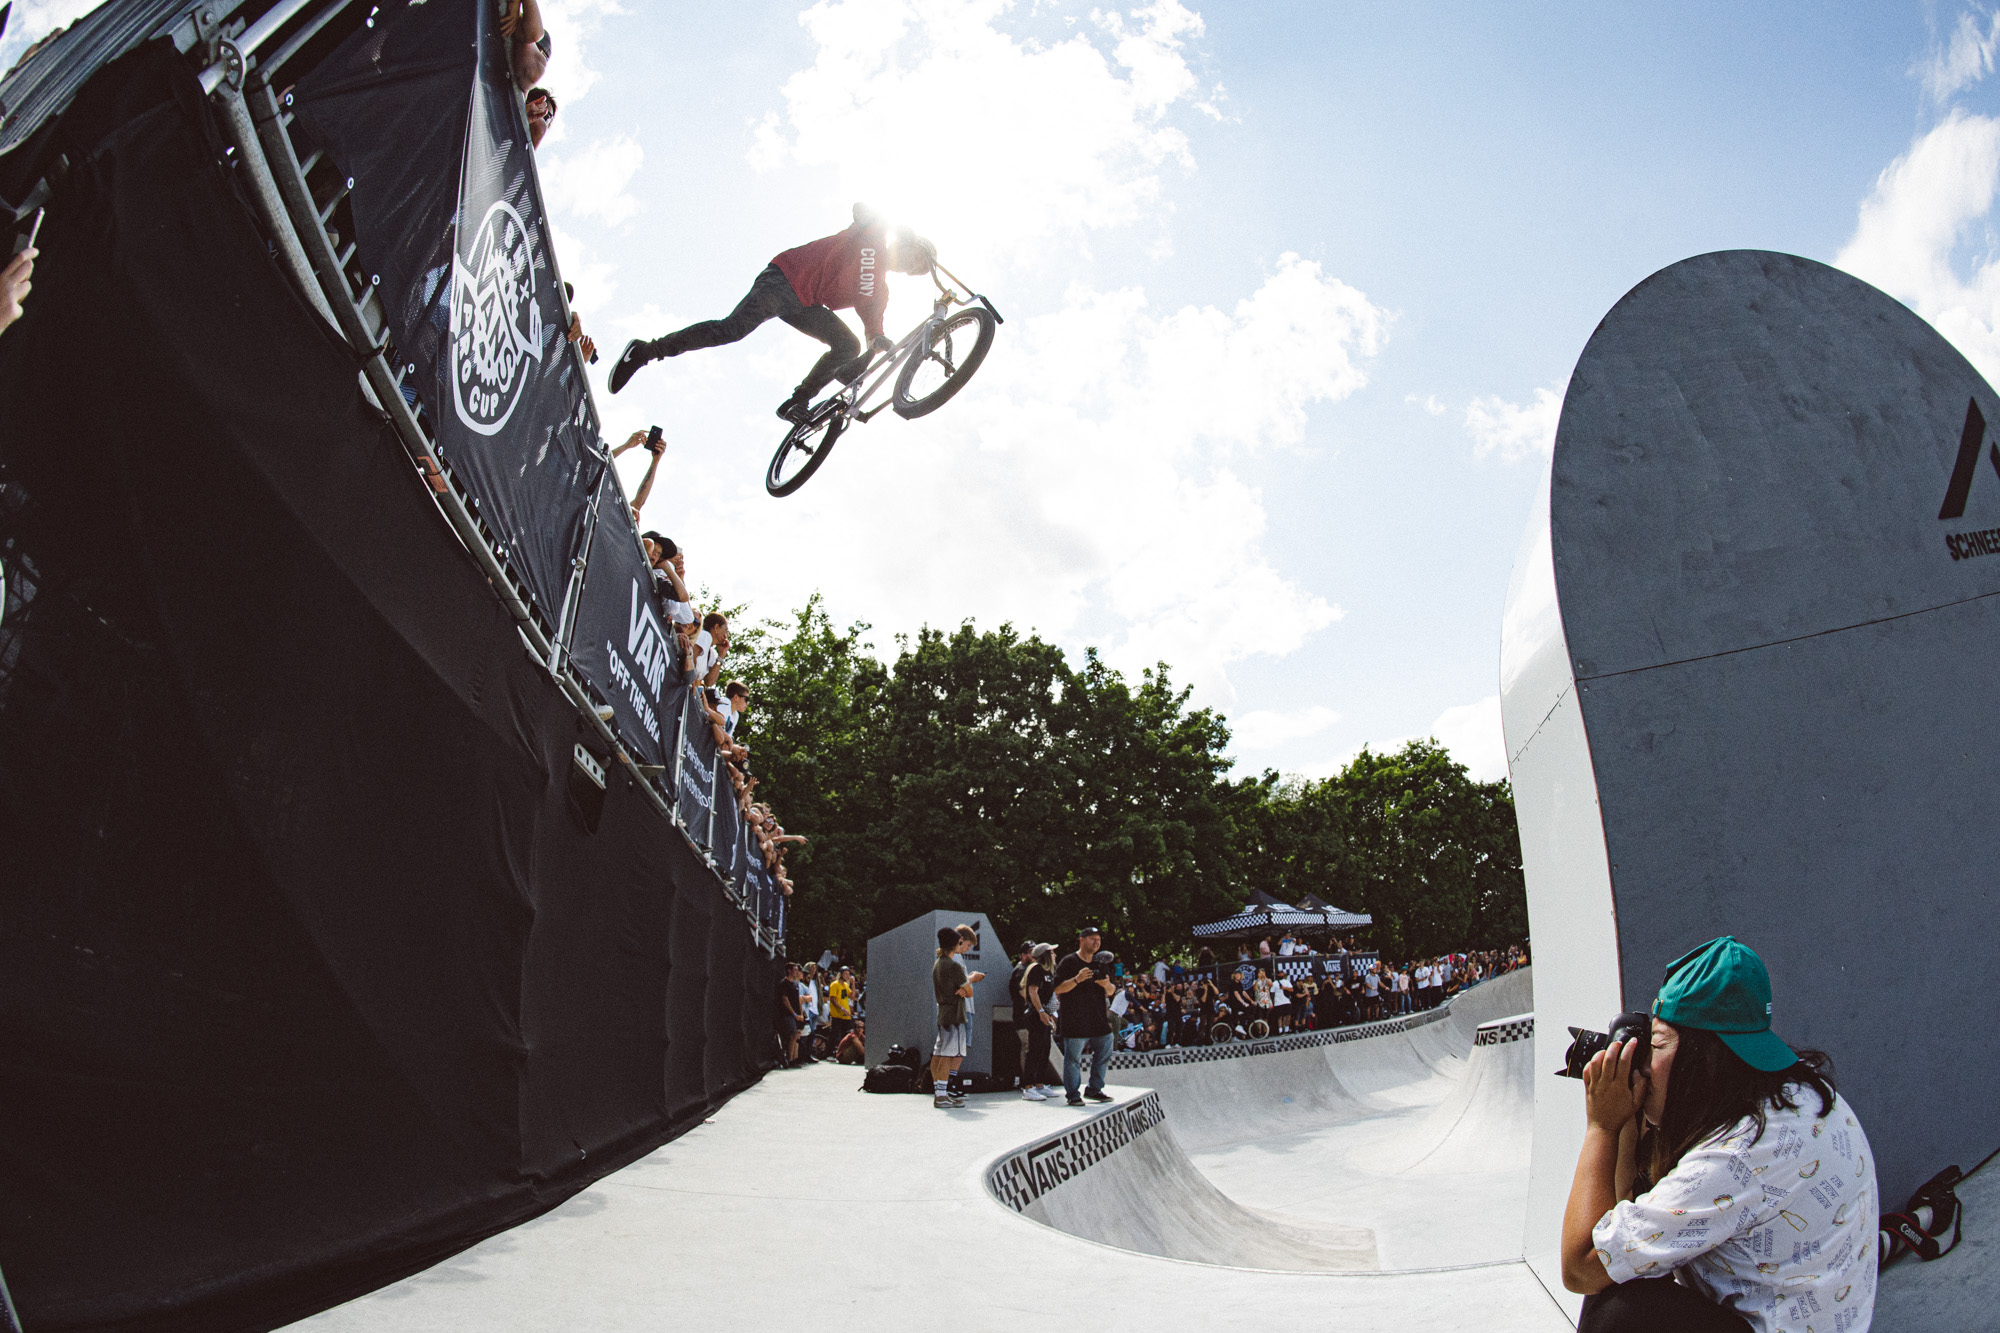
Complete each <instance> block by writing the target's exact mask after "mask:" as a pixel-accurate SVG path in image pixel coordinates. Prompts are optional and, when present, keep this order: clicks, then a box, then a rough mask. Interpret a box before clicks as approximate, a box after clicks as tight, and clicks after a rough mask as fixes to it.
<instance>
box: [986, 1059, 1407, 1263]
mask: <svg viewBox="0 0 2000 1333" xmlns="http://www.w3.org/2000/svg"><path fill="white" fill-rule="evenodd" d="M1165 1120H1166V1112H1165V1111H1164V1109H1163V1108H1162V1107H1161V1106H1160V1098H1159V1095H1158V1094H1157V1093H1151V1092H1149V1093H1146V1094H1145V1095H1144V1096H1142V1097H1139V1098H1138V1099H1137V1100H1135V1101H1132V1102H1129V1103H1127V1104H1126V1105H1123V1106H1117V1107H1114V1108H1112V1109H1111V1110H1109V1111H1106V1112H1104V1113H1102V1114H1100V1115H1097V1116H1094V1117H1092V1118H1091V1119H1090V1120H1087V1121H1085V1122H1084V1123H1083V1124H1081V1125H1078V1126H1076V1127H1075V1128H1074V1129H1069V1130H1065V1131H1064V1132H1062V1133H1060V1134H1052V1135H1050V1136H1049V1137H1048V1138H1046V1139H1041V1140H1038V1141H1036V1142H1034V1143H1031V1144H1029V1145H1028V1146H1026V1147H1024V1148H1021V1149H1019V1150H1017V1151H1015V1152H1011V1153H1009V1154H1008V1155H1007V1156H1005V1157H1003V1158H1001V1159H1000V1161H998V1162H996V1163H994V1165H993V1168H992V1170H991V1171H989V1172H988V1173H987V1188H988V1189H990V1190H991V1191H992V1192H993V1195H994V1197H995V1198H997V1199H999V1200H1000V1202H1002V1203H1004V1204H1006V1205H1007V1206H1008V1207H1010V1208H1012V1209H1013V1210H1014V1211H1015V1212H1017V1213H1019V1214H1021V1216H1023V1217H1026V1218H1031V1219H1032V1220H1034V1221H1037V1222H1041V1223H1043V1224H1045V1225H1047V1226H1052V1227H1054V1228H1055V1229H1056V1230H1058V1231H1067V1232H1068V1233H1069V1234H1070V1235H1072V1236H1082V1237H1083V1238H1085V1239H1086V1240H1095V1241H1100V1242H1102V1243H1104V1244H1106V1245H1115V1246H1117V1247H1118V1248H1119V1249H1121V1250H1137V1251H1138V1252H1139V1253H1141V1254H1157V1255H1160V1256H1162V1257H1163V1258H1168V1259H1186V1260H1190V1261H1193V1262H1195V1263H1208V1264H1225V1265H1228V1266H1229V1267H1232V1268H1270V1269H1277V1270H1280V1271H1285V1272H1353V1271H1356V1270H1365V1269H1373V1268H1375V1267H1377V1264H1376V1262H1375V1238H1374V1236H1373V1235H1372V1234H1371V1233H1370V1232H1369V1231H1368V1230H1367V1229H1366V1228H1363V1227H1350V1226H1340V1225H1321V1226H1309V1225H1300V1224H1299V1223H1297V1222H1296V1221H1288V1220H1285V1219H1282V1218H1277V1217H1273V1216H1271V1215H1269V1214H1266V1213H1261V1212H1258V1211H1255V1210H1253V1209H1249V1208H1245V1207H1243V1206H1242V1205H1241V1204H1239V1203H1236V1202H1235V1201H1233V1200H1231V1199H1230V1198H1229V1197H1227V1196H1226V1195H1224V1194H1223V1193H1222V1191H1220V1190H1218V1189H1217V1188H1216V1187H1215V1186H1214V1185H1212V1184H1210V1183H1209V1181H1208V1179H1207V1178H1206V1177H1204V1176H1203V1175H1202V1173H1201V1172H1200V1171H1198V1170H1196V1169H1195V1166H1194V1164H1193V1163H1192V1162H1190V1161H1188V1158H1187V1154H1186V1153H1184V1152H1182V1151H1181V1146H1180V1144H1179V1143H1178V1142H1177V1141H1176V1140H1175V1138H1174V1134H1173V1130H1172V1129H1171V1128H1169V1127H1168V1126H1167V1125H1166V1124H1165Z"/></svg>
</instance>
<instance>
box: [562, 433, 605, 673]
mask: <svg viewBox="0 0 2000 1333" xmlns="http://www.w3.org/2000/svg"><path fill="white" fill-rule="evenodd" d="M599 443H600V445H601V444H602V441H599ZM604 463H605V467H606V468H607V469H608V468H609V467H610V465H611V460H610V458H609V457H607V458H606V459H605V460H604ZM603 498H604V473H603V472H601V471H600V472H599V473H598V474H597V484H596V485H594V486H592V487H591V488H590V508H589V510H587V511H586V514H585V518H584V521H583V551H582V553H581V554H579V555H578V556H577V557H576V559H574V560H572V561H570V574H569V587H568V588H566V589H564V590H563V604H562V614H561V615H559V616H557V617H556V633H555V638H554V639H553V640H551V641H550V643H549V671H550V672H551V673H552V674H555V675H561V674H562V671H563V668H564V666H565V664H566V663H567V661H568V659H569V653H570V640H571V638H573V637H574V636H575V634H576V615H577V607H578V605H579V604H580V603H581V602H582V600H583V599H582V597H581V596H580V593H581V591H582V589H583V575H584V571H585V570H586V569H587V568H588V567H589V565H590V551H591V548H592V547H593V546H595V545H596V544H597V506H598V502H599V501H600V500H602V499H603Z"/></svg>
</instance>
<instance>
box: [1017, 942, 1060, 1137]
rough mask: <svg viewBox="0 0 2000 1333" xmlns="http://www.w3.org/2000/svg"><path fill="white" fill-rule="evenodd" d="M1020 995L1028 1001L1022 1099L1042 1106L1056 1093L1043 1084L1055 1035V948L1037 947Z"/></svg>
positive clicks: (1043, 945) (1022, 1071)
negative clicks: (1026, 1051) (1040, 1103)
mask: <svg viewBox="0 0 2000 1333" xmlns="http://www.w3.org/2000/svg"><path fill="white" fill-rule="evenodd" d="M1021 994H1022V996H1023V997H1025V998H1026V1000H1027V1002H1028V1003H1027V1009H1026V1013H1027V1015H1028V1019H1029V1023H1028V1053H1027V1055H1025V1056H1024V1057H1022V1062H1021V1085H1022V1086H1021V1097H1022V1100H1024V1101H1030V1102H1045V1101H1047V1100H1048V1099H1049V1098H1051V1097H1053V1096H1054V1095H1055V1089H1054V1088H1052V1087H1050V1086H1049V1085H1048V1084H1047V1083H1044V1082H1043V1081H1042V1080H1043V1079H1045V1078H1047V1077H1048V1075H1049V1046H1050V1045H1051V1043H1052V1042H1053V1041H1054V1039H1055V1035H1056V1016H1055V1011H1054V1010H1053V1009H1052V1008H1050V1006H1051V1005H1053V1004H1054V1003H1055V996H1056V946H1055V945H1053V944H1037V945H1036V946H1035V957H1034V962H1033V963H1032V964H1031V965H1030V966H1029V968H1028V972H1027V975H1026V976H1024V977H1022V978H1021Z"/></svg>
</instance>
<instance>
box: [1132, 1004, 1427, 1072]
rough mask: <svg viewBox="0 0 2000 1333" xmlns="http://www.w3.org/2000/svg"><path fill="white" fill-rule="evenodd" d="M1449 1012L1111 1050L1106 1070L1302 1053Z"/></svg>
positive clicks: (1413, 1024) (1414, 1025)
mask: <svg viewBox="0 0 2000 1333" xmlns="http://www.w3.org/2000/svg"><path fill="white" fill-rule="evenodd" d="M1450 1012H1451V1001H1449V1000H1447V1001H1445V1002H1444V1003H1443V1004H1441V1005H1439V1006H1438V1007H1437V1008H1435V1009H1426V1010H1424V1011H1423V1012H1422V1013H1416V1014H1405V1015H1404V1016H1403V1017H1401V1018H1390V1019H1384V1020H1383V1021H1381V1022H1379V1023H1356V1024H1355V1025H1354V1026H1352V1027H1344V1028H1328V1029H1327V1030H1325V1031H1323V1032H1293V1033H1290V1034H1288V1035H1286V1036H1283V1037H1266V1038H1264V1039H1263V1040H1261V1041H1230V1042H1224V1043H1223V1044H1221V1045H1219V1046H1169V1047H1166V1048H1165V1049H1164V1050H1158V1051H1113V1052H1112V1053H1111V1061H1110V1063H1109V1064H1108V1065H1107V1066H1106V1067H1107V1068H1109V1069H1156V1068H1158V1067H1159V1066H1161V1065H1198V1064H1203V1063H1205V1062H1207V1061H1209V1060H1240V1059H1242V1058H1243V1057H1245V1056H1249V1055H1270V1054H1272V1053H1274V1052H1277V1051H1302V1050H1304V1049H1306V1048H1307V1047H1309V1046H1331V1045H1333V1044H1335V1043H1336V1042H1343V1041H1365V1040H1367V1039H1368V1038H1370V1037H1386V1036H1388V1035H1389V1034H1390V1033H1392V1032H1408V1031H1409V1030H1410V1029H1412V1028H1420V1027H1423V1026H1424V1025H1425V1024H1426V1023H1435V1022H1437V1021H1438V1020H1439V1019H1441V1018H1443V1017H1445V1016H1446V1015H1447V1014H1449V1013H1450Z"/></svg>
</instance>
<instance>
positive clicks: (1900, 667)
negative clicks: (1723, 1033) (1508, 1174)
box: [1501, 251, 2000, 1290]
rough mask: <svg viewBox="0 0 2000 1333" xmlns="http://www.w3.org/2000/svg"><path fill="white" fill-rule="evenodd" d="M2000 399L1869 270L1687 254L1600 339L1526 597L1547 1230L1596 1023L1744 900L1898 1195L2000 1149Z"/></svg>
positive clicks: (1526, 846)
mask: <svg viewBox="0 0 2000 1333" xmlns="http://www.w3.org/2000/svg"><path fill="white" fill-rule="evenodd" d="M1988 422H2000V398H1996V396H1995V394H1994V392H1993V390H1992V389H1991V388H1990V387H1989V386H1988V385H1987V384H1986V382H1985V380H1984V379H1982V378H1981V377H1980V375H1979V374H1978V372H1977V371H1975V370H1974V369H1973V368H1972V366H1971V365H1970V364H1969V363H1968V362H1967V361H1966V360H1965V358H1964V357H1963V356H1961V355H1960V354H1959V353H1958V352H1957V351H1956V350H1955V349H1954V348H1953V347H1952V346H1951V345H1950V344H1949V343H1947V342H1946V341H1945V340H1944V338H1943V337H1941V336H1940V335H1939V334H1938V333H1937V332H1936V331H1935V330H1934V329H1932V328H1931V327H1930V326H1929V325H1928V324H1926V323H1925V322H1924V321H1923V320H1921V319H1919V318H1918V317H1917V316H1916V315H1915V314H1913V313H1911V312H1910V311H1909V310H1908V309H1906V308H1905V307H1904V306H1902V305H1901V304H1899V303H1898V302H1896V301H1894V300H1892V299H1891V298H1889V297H1888V296H1886V295H1884V294H1883V293H1881V292H1879V291H1877V290H1876V289H1874V288H1873V287H1870V286H1868V285H1867V284H1866V283H1863V282H1861V281H1859V280H1858V279H1856V278H1853V277H1851V276H1849V275H1848V274H1846V273H1842V272H1840V271H1839V270H1837V269H1833V268H1829V267H1826V266H1825V265H1822V264H1816V263H1813V262H1811V261H1809V260H1805V259H1799V258H1796V257H1794V256H1790V255H1781V254H1771V253H1765V252H1758V251H1729V252H1723V253H1718V254H1709V255H1702V256H1698V257H1696V258H1693V259H1689V260H1686V261H1684V262H1682V263H1679V264H1675V265H1673V266H1672V267H1670V268H1667V269H1664V270H1662V271H1661V272H1659V273H1656V274H1654V275H1653V276H1652V277H1651V278H1648V279H1647V280H1646V281H1645V282H1643V283H1641V284H1640V285H1639V286H1638V287H1636V288H1634V289H1633V290H1632V291H1631V292H1630V293H1629V294H1628V295H1626V297H1625V298H1624V299H1623V300H1621V301H1620V302H1619V303H1618V305H1617V306H1616V307H1615V308H1613V310H1612V311H1611V313H1610V314H1609V315H1607V316H1606V317H1605V319H1604V321H1603V323H1601V324H1600V325H1599V326H1598V328H1597V330H1596V332H1595V333H1594V334H1593V335H1592V337H1591V339H1590V342H1589V344H1588V345H1587V346H1586V348H1585V349H1584V352H1583V355H1582V357H1581V359H1580V360H1579V361H1578V363H1577V367H1576V371H1575V374H1574V376H1573V377H1572V379H1571V381H1570V387H1569V391H1568V395H1567V397H1566V398H1565V400H1564V403H1563V412H1562V419H1561V425H1560V427H1559V429H1558V431H1557V435H1556V445H1555V455H1554V459H1553V461H1552V467H1551V479H1550V486H1549V490H1548V494H1547V496H1546V497H1545V503H1546V506H1547V507H1546V510H1545V511H1544V512H1542V513H1540V514H1538V515H1537V518H1536V520H1535V521H1534V522H1533V523H1532V524H1531V525H1530V530H1529V533H1528V538H1527V541H1526V542H1525V543H1524V545H1523V548H1522V555H1521V558H1520V559H1519V560H1518V561H1517V563H1516V568H1515V571H1514V579H1513V586H1512V588H1511V589H1510V592H1509V596H1508V606H1507V613H1506V623H1505V628H1504V631H1503V646H1502V651H1501V690H1502V701H1503V702H1502V712H1503V718H1504V721H1505V727H1506V734H1507V747H1508V754H1509V760H1510V768H1511V771H1512V776H1513V781H1514V786H1515V790H1516V794H1517V800H1518V802H1519V805H1518V810H1519V818H1520V826H1521V833H1522V844H1523V857H1524V862H1525V865H1526V869H1527V878H1528V897H1529V911H1530V917H1531V925H1532V928H1533V936H1534V941H1535V964H1536V991H1537V1004H1536V1008H1537V1010H1538V1011H1539V1013H1540V1016H1541V1018H1542V1020H1543V1022H1542V1023H1541V1025H1540V1027H1539V1029H1538V1032H1537V1050H1536V1061H1537V1067H1536V1079H1537V1087H1536V1139H1535V1163H1534V1171H1533V1177H1534V1180H1533V1184H1532V1185H1531V1191H1530V1193H1531V1198H1530V1214H1529V1222H1528V1234H1527V1237H1526V1242H1527V1250H1528V1254H1529V1258H1530V1260H1531V1262H1534V1263H1535V1265H1536V1267H1537V1269H1538V1271H1540V1272H1541V1273H1542V1275H1543V1277H1544V1279H1545V1281H1548V1280H1550V1279H1551V1278H1554V1279H1555V1280H1554V1281H1553V1282H1552V1283H1551V1285H1552V1286H1553V1287H1554V1288H1555V1289H1557V1290H1559V1289H1560V1285H1559V1274H1558V1273H1557V1272H1556V1271H1555V1269H1554V1267H1553V1255H1554V1250H1555V1245H1556V1237H1557V1235H1558V1234H1559V1229H1560V1223H1561V1211H1562V1200H1563V1198H1564V1196H1565V1195H1566V1193H1567V1190H1568V1183H1569V1178H1570V1174H1571V1171H1572V1170H1573V1167H1574V1164H1575V1153H1576V1147H1577V1144H1578V1142H1579V1140H1580V1137H1581V1133H1582V1125H1583V1113H1582V1094H1581V1088H1580V1086H1579V1085H1577V1084H1576V1083H1574V1082H1572V1081H1570V1080H1564V1079H1557V1078H1555V1077H1553V1075H1552V1074H1551V1073H1550V1072H1549V1071H1551V1070H1553V1069H1555V1068H1556V1067H1557V1066H1558V1065H1559V1064H1560V1061H1561V1053H1562V1048H1563V1046H1564V1044H1565V1043H1566V1041H1567V1033H1566V1032H1565V1025H1566V1024H1579V1025H1586V1026H1590V1027H1595V1028H1598V1029H1600V1030H1601V1029H1602V1028H1603V1026H1604V1023H1605V1021H1606V1020H1607V1019H1608V1018H1609V1017H1610V1016H1611V1014H1612V1012H1613V1011H1614V1010H1616V1009H1620V1008H1623V1009H1645V1008H1648V1007H1649V1006H1650V1004H1651V1001H1652V998H1653V995H1654V993H1655V991H1656V990H1657V988H1658V986H1659V983H1660V979H1661V974H1662V972H1663V971H1664V969H1665V966H1666V964H1667V963H1669V962H1670V961H1672V960H1673V959H1674V958H1676V957H1678V956H1679V955H1680V954H1681V953H1683V952H1685V951H1686V950H1687V949H1689V948H1692V947H1693V946H1694V945H1696V944H1699V943H1700V942H1702V941H1703V940H1706V939H1709V938H1711V937H1713V936H1716V935H1721V934H1732V935H1735V936H1737V937H1738V938H1739V939H1741V940H1743V941H1744V942H1745V943H1747V944H1749V945H1751V946H1752V947H1754V948H1755V949H1756V950H1757V951H1758V952H1759V953H1760V954H1761V955H1762V956H1763V957H1764V959H1765V961H1766V962H1767V963H1768V964H1769V966H1770V970H1771V977H1772V984H1773V988H1774V991H1775V997H1776V998H1775V1003H1776V1009H1775V1012H1774V1014H1773V1021H1774V1026H1775V1028H1776V1030H1777V1032H1778V1034H1779V1035H1780V1036H1782V1037H1784V1038H1785V1039H1787V1040H1788V1041H1790V1042H1792V1043H1793V1044H1794V1045H1795V1046H1807V1047H1818V1048H1821V1049H1824V1050H1826V1051H1828V1052H1830V1053H1831V1054H1832V1056H1833V1057H1834V1060H1835V1062H1836V1072H1837V1074H1838V1078H1839V1083H1840V1086H1841V1090H1842V1091H1843V1092H1844V1093H1845V1094H1846V1096H1847V1097H1848V1098H1849V1099H1850V1101H1851V1102H1852V1103H1853V1105H1854V1106H1855V1109H1856V1110H1857V1111H1858V1112H1859V1114H1860V1116H1861V1118H1862V1122H1863V1124H1864V1125H1865V1127H1866V1128H1867V1129H1868V1131H1869V1136H1870V1140H1871V1143H1872V1145H1873V1148H1874V1152H1875V1158H1876V1162H1877V1165H1878V1168H1879V1171H1880V1176H1881V1180H1880V1184H1881V1192H1882V1200H1883V1206H1884V1207H1885V1208H1897V1207H1900V1206H1901V1205H1902V1202H1903V1199H1904V1198H1905V1197H1906V1196H1907V1195H1908V1194H1909V1193H1910V1191H1911V1190H1912V1189H1914V1188H1915V1187H1916V1186H1917V1185H1919V1184H1921V1183H1922V1182H1923V1181H1924V1180H1926V1179H1927V1178H1928V1177H1930V1176H1931V1175H1932V1174H1933V1173H1934V1172H1936V1171H1938V1170H1939V1169H1940V1168H1942V1167H1944V1166H1946V1165H1948V1164H1953V1163H1956V1164H1959V1165H1962V1166H1965V1167H1968V1168H1970V1167H1971V1166H1973V1165H1974V1164H1975V1163H1977V1162H1979V1161H1980V1160H1982V1159H1983V1158H1985V1157H1986V1156H1987V1154H1989V1153H1990V1152H1992V1151H1993V1150H1994V1149H1995V1148H1996V1147H2000V1098H1996V1097H1995V1096H1994V1092H1995V1089H1996V1087H2000V1072H1996V1069H1995V1065H1994V1055H1995V1048H1996V1044H2000V1043H1997V1042H1996V1038H1995V1035H1994V1030H1993V1025H1992V1024H1991V1023H1989V1022H1987V1021H1986V1020H1985V1017H1984V1013H1983V1006H1981V1005H1979V1004H1978V1003H1977V1002H1976V1001H1974V1000H1973V999H1972V996H1973V995H1975V994H1977V993H1980V992H1982V991H1983V990H1984V989H1985V987H1984V978H1985V974H1986V968H1985V963H1986V961H1987V959H1988V958H1989V957H1990V956H1991V953H1992V948H1993V943H1994V941H1995V938H1996V927H2000V905H1996V897H1995V888H1996V879H1997V878H2000V819H1996V818H1995V807H1996V803H2000V802H1996V796H2000V746H1996V745H1995V744H1994V742H1993V732H1992V727H1991V719H1992V718H1993V716H1994V713H1995V704H1996V702H2000V673H1996V665H2000V596H1996V595H1995V594H1996V593H2000V558H1992V559H1988V558H1985V557H1987V556H1989V555H1992V556H2000V449H1996V448H1995V445H1994V439H1993V433H1992V431H1991V430H1990V429H1989V428H1988V426H1987V424H1986V423H1988Z"/></svg>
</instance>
